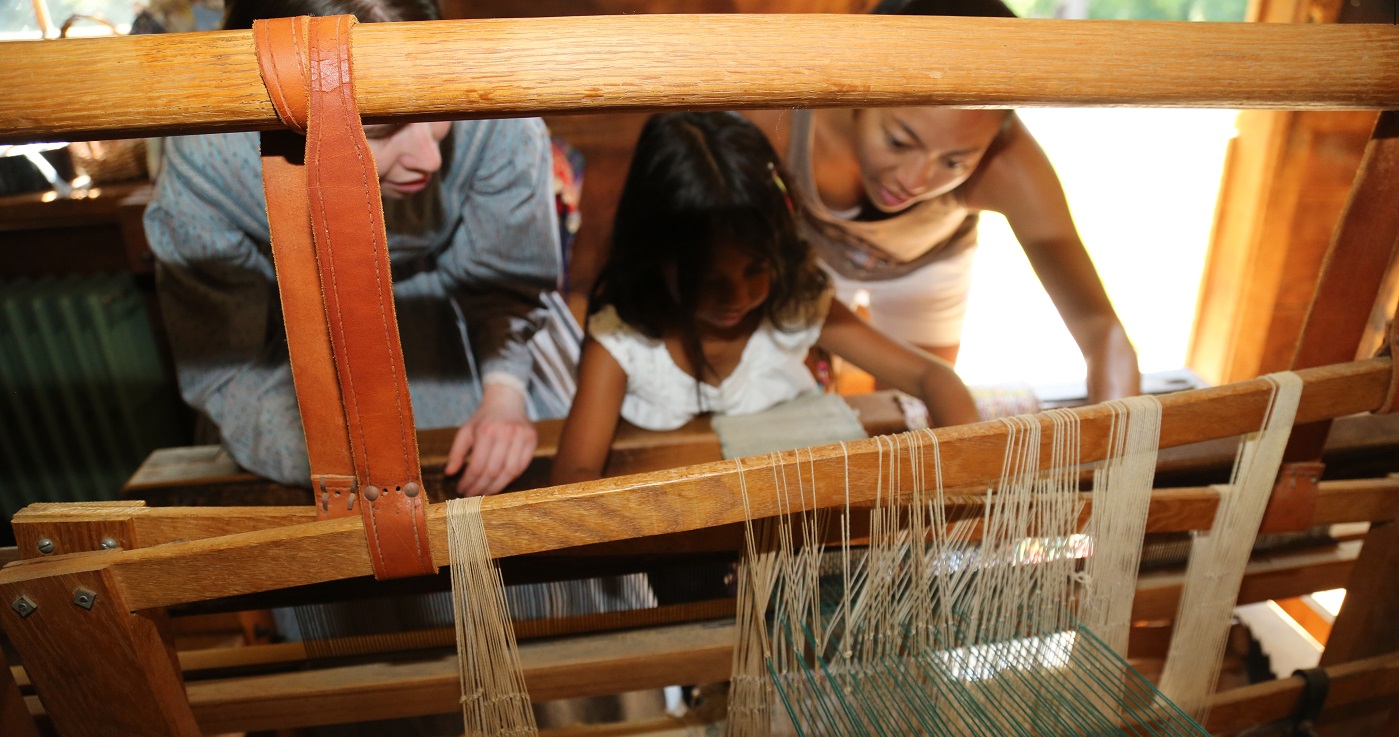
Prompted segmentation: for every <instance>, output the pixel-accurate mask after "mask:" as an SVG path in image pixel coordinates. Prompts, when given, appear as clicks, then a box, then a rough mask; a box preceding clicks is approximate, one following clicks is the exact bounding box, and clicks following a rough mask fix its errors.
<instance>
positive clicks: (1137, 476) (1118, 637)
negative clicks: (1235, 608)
mask: <svg viewBox="0 0 1399 737" xmlns="http://www.w3.org/2000/svg"><path fill="white" fill-rule="evenodd" d="M1103 406H1105V407H1107V408H1108V409H1110V410H1112V424H1111V426H1110V429H1109V430H1108V451H1107V455H1106V457H1105V458H1104V459H1103V460H1102V461H1101V462H1100V463H1099V464H1098V465H1097V467H1096V468H1094V470H1093V512H1092V517H1091V518H1090V519H1089V522H1088V528H1087V530H1086V532H1087V533H1088V537H1089V539H1090V540H1092V545H1093V555H1092V556H1091V557H1090V558H1088V560H1087V561H1086V562H1085V564H1084V570H1083V572H1084V576H1083V578H1084V593H1083V599H1082V601H1081V602H1080V604H1079V608H1078V617H1079V621H1080V622H1082V623H1083V626H1084V627H1086V628H1088V630H1089V631H1090V632H1092V633H1094V634H1096V635H1097V636H1098V639H1100V640H1102V641H1103V643H1104V644H1105V645H1107V646H1108V647H1109V648H1111V649H1112V651H1113V652H1115V653H1117V654H1118V655H1119V656H1121V657H1123V658H1126V657H1127V638H1128V635H1129V634H1130V633H1131V630H1132V600H1133V599H1134V598H1135V597H1136V594H1137V571H1138V569H1140V567H1141V558H1142V538H1143V537H1144V536H1145V534H1146V518H1147V512H1148V511H1149V510H1150V508H1151V489H1152V484H1153V482H1154V481H1155V478H1156V455H1157V453H1156V451H1157V448H1158V446H1159V444H1160V438H1161V402H1160V401H1159V400H1157V399H1156V397H1152V396H1142V397H1132V398H1130V399H1122V400H1114V401H1111V402H1106V403H1104V405H1103Z"/></svg>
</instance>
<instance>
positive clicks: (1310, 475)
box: [1258, 461, 1326, 533]
mask: <svg viewBox="0 0 1399 737" xmlns="http://www.w3.org/2000/svg"><path fill="white" fill-rule="evenodd" d="M1325 470H1326V464H1324V463H1322V462H1320V461H1293V462H1291V463H1284V464H1282V468H1280V469H1278V480H1277V481H1276V482H1275V483H1274V484H1273V498H1272V499H1271V500H1269V502H1268V511H1267V513H1266V514H1265V515H1264V517H1263V523H1262V524H1261V525H1260V526H1259V529H1258V531H1259V532H1267V533H1271V532H1300V531H1302V530H1305V529H1307V528H1308V527H1311V526H1312V519H1313V518H1314V517H1315V516H1316V497H1317V492H1318V487H1317V484H1319V483H1320V482H1321V473H1322V471H1325Z"/></svg>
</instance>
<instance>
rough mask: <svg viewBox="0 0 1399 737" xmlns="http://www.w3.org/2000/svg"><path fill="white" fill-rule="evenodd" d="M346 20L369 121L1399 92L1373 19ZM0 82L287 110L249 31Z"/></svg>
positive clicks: (186, 124)
mask: <svg viewBox="0 0 1399 737" xmlns="http://www.w3.org/2000/svg"><path fill="white" fill-rule="evenodd" d="M353 39H354V49H355V51H354V54H355V57H354V59H355V80H356V82H355V84H356V88H357V97H358V105H359V109H360V111H361V112H362V114H363V115H364V116H365V118H366V119H367V120H370V121H390V120H409V119H417V120H424V119H449V118H468V117H507V116H517V115H538V114H543V113H580V112H590V111H595V112H598V111H618V110H635V111H646V110H657V109H662V108H676V107H679V108H691V109H705V108H708V109H713V108H721V109H736V108H756V107H768V108H779V107H828V106H850V107H865V106H880V105H930V104H937V105H961V106H988V107H1025V106H1036V105H1056V106H1080V105H1091V106H1108V105H1124V106H1128V105H1130V106H1165V107H1223V108H1283V109H1303V108H1329V109H1393V108H1399V75H1395V74H1394V73H1393V70H1394V69H1397V68H1399V27H1390V26H1383V25H1326V24H1308V25H1288V24H1275V23H1175V22H1151V21H1111V22H1099V21H1077V20H1074V21H1062V20H1048V19H1006V18H931V17H908V16H903V17H895V16H843V15H842V16H836V15H757V16H738V15H712V16H706V15H675V16H666V15H653V16H645V15H640V16H609V17H591V18H588V17H581V18H534V19H515V20H469V21H467V20H463V21H438V22H431V23H369V24H362V25H359V26H356V27H355V29H354V33H353ZM812 39H821V41H820V43H818V44H813V43H811V40H812ZM1186 49H1188V50H1189V53H1182V51H1183V50H1186ZM638 69H642V70H645V73H644V74H638V73H636V70H638ZM1106 70H1111V73H1105V72H1106ZM0 89H4V90H5V95H4V96H0V143H14V142H24V141H39V140H83V139H91V138H114V137H130V136H138V135H154V134H174V133H198V132H214V131H230V130H254V129H272V128H278V127H280V124H279V123H278V121H277V118H276V116H275V114H274V112H273V109H272V104H271V102H270V100H269V99H268V97H267V93H266V91H265V90H264V88H263V86H262V82H261V81H260V79H259V77H258V71H257V64H256V61H255V59H254V54H253V46H252V36H251V32H250V31H221V32H213V33H190V34H169V35H157V36H130V37H120V38H102V39H72V40H63V41H33V42H13V43H7V44H0Z"/></svg>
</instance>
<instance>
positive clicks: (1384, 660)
mask: <svg viewBox="0 0 1399 737" xmlns="http://www.w3.org/2000/svg"><path fill="white" fill-rule="evenodd" d="M1326 673H1327V675H1329V676H1330V677H1331V689H1330V692H1329V693H1328V694H1327V696H1326V709H1325V710H1324V711H1323V712H1322V722H1323V723H1325V722H1326V721H1327V714H1328V713H1334V712H1336V711H1342V710H1343V709H1342V707H1347V706H1352V705H1363V704H1366V703H1371V704H1374V705H1375V707H1376V708H1379V709H1384V708H1388V706H1389V704H1390V703H1392V702H1393V700H1394V696H1395V695H1396V694H1399V656H1396V655H1389V656H1384V657H1378V658H1369V659H1367V660H1357V661H1354V662H1351V663H1345V664H1344V665H1333V666H1327V668H1326ZM1301 697H1302V679H1300V678H1282V679H1278V680H1276V681H1266V682H1264V683H1258V684H1254V685H1252V686H1244V687H1243V688H1236V689H1233V690H1230V691H1225V692H1224V693H1220V694H1215V696H1214V698H1213V699H1211V701H1210V712H1209V718H1208V719H1207V720H1206V722H1205V728H1206V729H1208V730H1209V732H1210V733H1211V734H1217V735H1228V734H1234V733H1235V732H1238V731H1240V730H1242V729H1246V728H1248V727H1252V726H1254V725H1258V724H1266V723H1268V722H1272V721H1277V720H1279V719H1283V718H1286V717H1288V716H1291V715H1292V714H1295V713H1296V712H1297V702H1298V700H1299V699H1301ZM1377 701H1378V702H1379V703H1375V702H1377Z"/></svg>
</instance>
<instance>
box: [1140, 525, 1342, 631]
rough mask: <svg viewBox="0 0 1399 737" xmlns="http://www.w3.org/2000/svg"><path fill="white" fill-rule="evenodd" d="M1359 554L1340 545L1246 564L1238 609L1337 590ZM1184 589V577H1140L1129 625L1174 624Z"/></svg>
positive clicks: (1168, 574)
mask: <svg viewBox="0 0 1399 737" xmlns="http://www.w3.org/2000/svg"><path fill="white" fill-rule="evenodd" d="M1359 550H1360V546H1359V544H1357V543H1341V544H1340V545H1337V546H1335V547H1334V548H1328V549H1324V550H1309V551H1305V552H1300V553H1282V554H1277V555H1269V556H1262V557H1259V558H1256V559H1254V560H1251V561H1249V564H1248V567H1247V568H1245V569H1244V579H1243V582H1242V583H1241V584H1240V586H1239V598H1238V604H1240V605H1243V604H1254V603H1257V602H1260V601H1268V600H1269V599H1282V598H1288V597H1293V596H1302V595H1303V594H1310V593H1313V592H1316V591H1325V590H1328V589H1334V588H1340V587H1342V586H1344V585H1345V583H1346V580H1347V579H1349V578H1350V574H1351V571H1352V570H1353V569H1354V568H1355V559H1356V557H1357V556H1358V554H1359ZM1184 584H1185V573H1184V571H1169V572H1164V573H1149V574H1144V575H1142V576H1140V577H1139V578H1138V579H1137V595H1136V598H1135V599H1133V601H1132V620H1133V621H1138V622H1139V621H1160V620H1168V619H1175V616H1176V610H1177V608H1178V606H1179V604H1180V592H1181V587H1182V586H1184Z"/></svg>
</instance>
